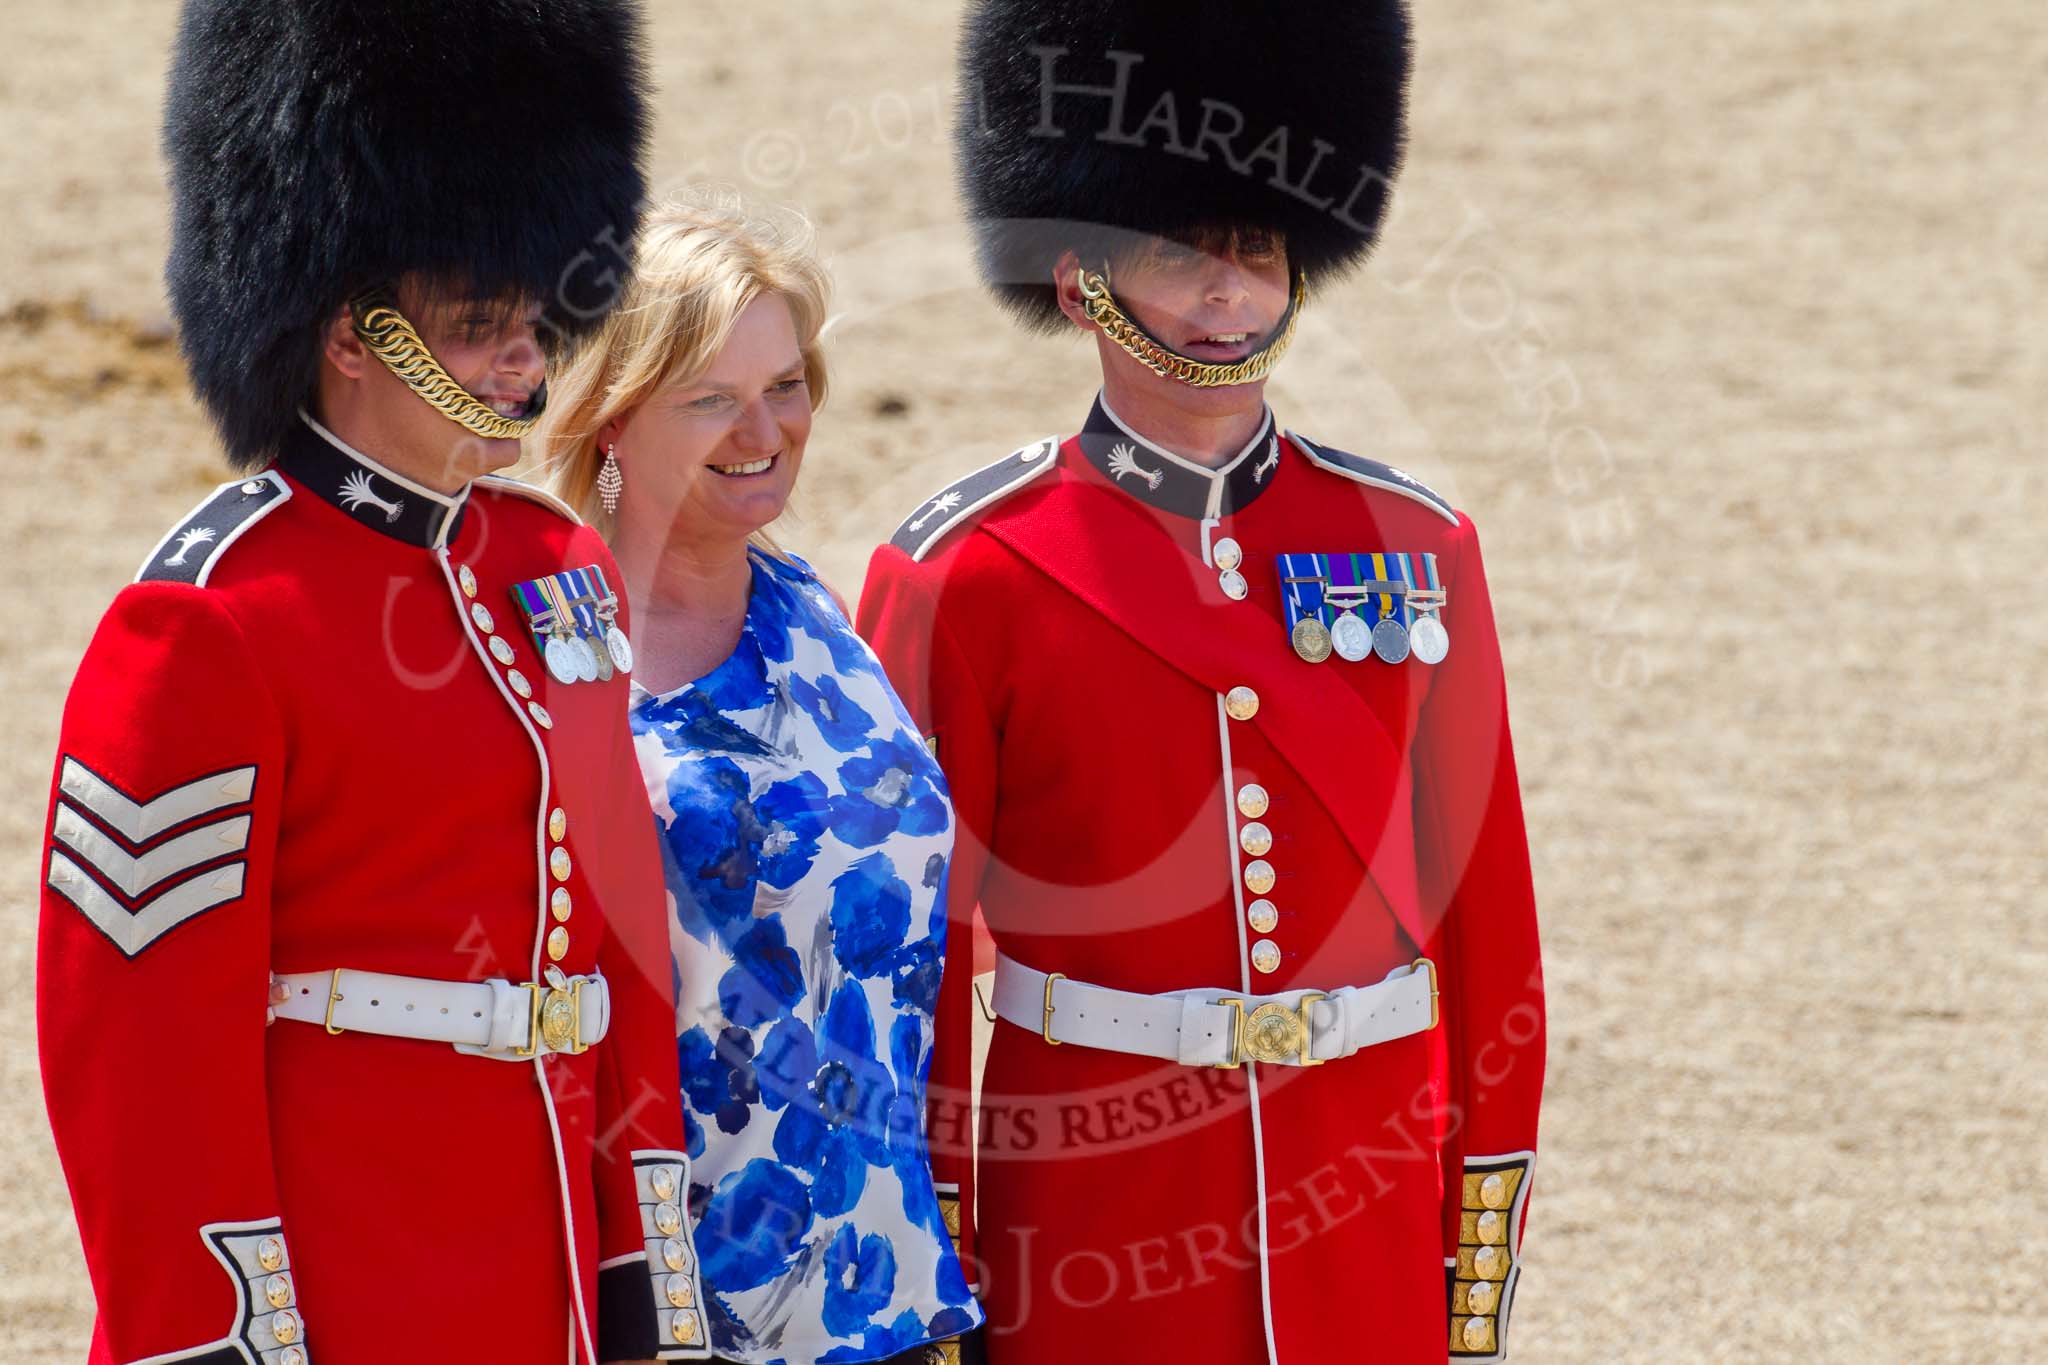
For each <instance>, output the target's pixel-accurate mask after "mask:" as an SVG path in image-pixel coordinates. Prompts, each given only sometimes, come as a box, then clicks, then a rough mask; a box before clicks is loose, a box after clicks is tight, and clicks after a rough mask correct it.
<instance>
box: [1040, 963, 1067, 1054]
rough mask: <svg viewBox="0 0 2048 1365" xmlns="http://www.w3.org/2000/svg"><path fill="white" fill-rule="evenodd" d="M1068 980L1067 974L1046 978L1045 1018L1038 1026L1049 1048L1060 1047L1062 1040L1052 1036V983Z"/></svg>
mask: <svg viewBox="0 0 2048 1365" xmlns="http://www.w3.org/2000/svg"><path fill="white" fill-rule="evenodd" d="M1066 979H1067V974H1066V973H1065V972H1052V973H1050V974H1049V975H1047V977H1046V978H1045V1016H1044V1018H1043V1019H1042V1020H1041V1021H1040V1023H1039V1025H1038V1031H1039V1032H1040V1033H1041V1034H1043V1035H1044V1036H1045V1041H1046V1045H1047V1046H1048V1047H1058V1046H1059V1045H1060V1040H1059V1039H1057V1038H1055V1037H1053V1036H1052V983H1053V982H1055V981H1064V980H1066Z"/></svg>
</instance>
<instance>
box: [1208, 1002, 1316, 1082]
mask: <svg viewBox="0 0 2048 1365" xmlns="http://www.w3.org/2000/svg"><path fill="white" fill-rule="evenodd" d="M1327 998H1328V997H1327V996H1325V995H1323V994H1322V993H1321V992H1320V991H1305V992H1303V993H1302V997H1301V1001H1300V1003H1298V1004H1296V1005H1295V1006H1293V1007H1292V1008H1289V1007H1288V1006H1286V1005H1283V1004H1281V1003H1280V1002H1279V1001H1278V1000H1268V1001H1267V1002H1266V1003H1265V1004H1263V1005H1260V1006H1259V1007H1258V1008H1256V1009H1254V1010H1253V1011H1252V1012H1251V1013H1250V1014H1249V1015H1247V1014H1246V1013H1245V1012H1244V1001H1243V1000H1242V999H1241V998H1239V997H1237V996H1234V995H1226V996H1224V997H1223V998H1222V999H1220V1000H1218V1001H1216V1002H1215V1003H1216V1004H1219V1005H1228V1006H1230V1060H1229V1061H1227V1062H1218V1063H1216V1066H1217V1069H1218V1070H1222V1071H1235V1070H1236V1069H1237V1068H1238V1067H1240V1066H1242V1065H1244V1063H1245V1060H1246V1059H1247V1058H1249V1059H1250V1060H1252V1061H1254V1062H1267V1063H1270V1064H1276V1065H1277V1064H1284V1063H1286V1062H1290V1061H1291V1062H1293V1063H1294V1064H1295V1065H1297V1066H1321V1065H1322V1061H1321V1060H1320V1059H1318V1058H1315V1057H1311V1056H1310V1055H1309V1048H1310V1047H1312V1046H1313V1045H1314V1043H1315V1027H1314V1022H1313V1021H1312V1020H1311V1018H1310V1017H1309V1006H1310V1005H1312V1004H1314V1003H1315V1002H1316V1001H1318V1000H1323V999H1327Z"/></svg>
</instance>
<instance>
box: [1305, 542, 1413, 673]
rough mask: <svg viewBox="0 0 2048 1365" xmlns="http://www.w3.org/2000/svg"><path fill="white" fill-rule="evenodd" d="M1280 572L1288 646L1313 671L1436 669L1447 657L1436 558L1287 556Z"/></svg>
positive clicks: (1385, 553)
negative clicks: (1358, 666)
mask: <svg viewBox="0 0 2048 1365" xmlns="http://www.w3.org/2000/svg"><path fill="white" fill-rule="evenodd" d="M1279 565H1280V587H1281V593H1282V596H1283V598H1284V600H1285V602H1286V604H1287V636H1288V640H1289V641H1290V642H1291V643H1292V644H1293V645H1294V652H1295V653H1296V654H1299V655H1300V656H1301V657H1302V658H1303V659H1305V660H1307V661H1308V662H1309V663H1312V664H1319V663H1322V662H1323V661H1324V660H1325V659H1328V658H1329V657H1330V656H1331V655H1332V654H1335V655H1336V656H1337V657H1338V658H1340V659H1344V660H1347V661H1348V662H1351V663H1358V662H1360V661H1362V660H1364V659H1365V658H1366V657H1367V656H1368V655H1370V656H1375V657H1377V658H1379V659H1380V660H1381V661H1382V662H1385V663H1390V664H1398V663H1401V662H1403V661H1404V660H1406V659H1407V658H1408V657H1409V656H1410V655H1413V656H1414V657H1415V658H1416V659H1418V660H1420V661H1421V662H1423V663H1426V664H1438V663H1442V662H1443V660H1444V657H1445V656H1446V655H1447V654H1449V653H1450V650H1451V637H1450V633H1449V632H1448V631H1446V630H1445V629H1444V624H1443V621H1442V620H1441V619H1440V617H1439V613H1441V612H1442V611H1443V608H1444V603H1445V601H1446V600H1447V598H1448V594H1447V593H1445V591H1444V588H1443V584H1442V583H1441V582H1440V581H1439V579H1438V578H1437V569H1436V556H1435V555H1434V554H1396V553H1391V552H1383V551H1382V552H1374V553H1371V554H1337V555H1313V554H1288V555H1281V556H1280V557H1279Z"/></svg>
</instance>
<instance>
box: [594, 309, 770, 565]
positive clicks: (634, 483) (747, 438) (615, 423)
mask: <svg viewBox="0 0 2048 1365" xmlns="http://www.w3.org/2000/svg"><path fill="white" fill-rule="evenodd" d="M810 434H811V394H810V389H809V387H808V386H807V384H806V382H805V379H804V360H803V353H802V351H801V350H800V349H799V346H798V341H797V330H796V325H795V323H794V321H793V320H792V319H791V317H790V311H789V304H788V303H787V301H785V300H784V299H783V298H781V297H780V296H778V295H773V294H767V295H763V296H762V297H760V298H757V299H755V300H754V301H753V302H752V303H750V304H748V305H747V307H746V308H745V309H744V310H742V311H741V313H740V315H739V318H738V319H737V320H736V321H735V322H734V324H733V329H732V333H731V335H730V336H728V337H727V338H726V343H725V346H724V348H723V349H722V350H720V351H719V353H718V355H717V358H716V359H714V360H713V361H712V362H711V365H710V367H709V368H708V369H706V370H705V372H704V373H703V374H701V375H698V376H696V377H695V378H694V379H692V380H690V381H688V382H686V383H677V384H668V385H664V386H663V387H662V388H660V389H658V390H656V391H655V393H654V395H653V396H652V397H650V398H649V399H648V400H647V401H646V402H645V403H643V404H641V405H640V406H639V407H638V408H635V409H634V410H633V411H632V412H630V413H628V414H626V415H625V416H624V417H622V418H615V419H613V420H612V421H611V422H608V423H606V424H605V426H604V428H603V429H602V430H600V431H599V433H598V446H599V449H600V450H604V449H614V450H615V451H616V453H617V456H618V461H619V472H620V474H621V475H622V476H623V479H624V484H625V486H624V489H623V490H622V492H621V494H620V498H619V511H618V518H619V525H620V528H621V531H622V532H624V533H626V534H628V535H632V536H633V537H634V538H635V539H639V538H640V536H641V535H643V534H645V532H647V531H649V530H655V531H657V534H656V535H654V536H653V537H651V539H653V540H654V541H655V543H660V542H661V541H663V540H667V541H679V542H682V543H686V544H692V545H700V546H705V547H707V548H710V547H716V546H718V545H720V544H734V545H737V544H739V543H742V542H744V541H745V540H746V538H747V537H748V536H750V535H752V534H753V533H754V532H756V531H759V530H760V529H761V528H763V527H765V526H767V525H768V524H769V523H770V522H772V521H774V520H775V519H776V518H777V517H779V516H781V515H782V510H783V508H784V507H785V506H786V505H787V504H788V502H789V495H790V492H791V490H793V489H794V488H795V487H796V476H797V470H798V468H799V467H800V466H801V465H802V464H803V456H804V443H805V442H806V441H807V440H809V439H810ZM661 528H665V531H664V530H662V529H661Z"/></svg>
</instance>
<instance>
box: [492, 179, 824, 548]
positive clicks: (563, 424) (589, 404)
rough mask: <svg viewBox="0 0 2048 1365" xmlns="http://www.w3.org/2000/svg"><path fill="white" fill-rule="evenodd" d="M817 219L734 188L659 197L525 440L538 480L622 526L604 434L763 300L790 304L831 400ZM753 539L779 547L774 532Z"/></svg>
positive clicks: (713, 355)
mask: <svg viewBox="0 0 2048 1365" xmlns="http://www.w3.org/2000/svg"><path fill="white" fill-rule="evenodd" d="M814 240H815V238H814V234H813V232H812V230H811V225H810V223H809V222H808V221H806V220H805V219H804V218H803V217H802V216H801V215H799V214H796V213H794V212H779V213H776V214H774V215H770V214H767V213H764V212H760V211H757V210H753V209H750V208H748V207H747V206H746V205H745V204H744V203H743V202H742V201H741V200H740V198H739V196H738V195H736V194H734V193H732V192H730V191H716V190H711V191H699V192H697V193H694V194H690V195H686V196H680V197H677V198H673V199H670V200H668V201H666V202H664V203H662V204H659V205H657V206H656V207H654V208H653V209H650V210H649V211H648V214H647V216H646V218H645V219H644V220H643V221H642V222H641V225H640V234H639V236H638V237H637V238H636V239H635V242H634V266H633V278H632V281H631V282H630V283H629V284H628V285H627V287H626V290H625V293H624V295H623V297H622V298H621V299H620V301H619V306H618V308H617V309H616V310H615V311H614V312H613V313H612V315H611V316H610V317H609V318H607V319H606V321H605V323H604V326H603V327H601V328H599V329H598V331H597V332H596V333H595V334H594V335H593V336H591V337H590V339H589V340H587V341H585V342H584V343H583V344H582V345H580V346H578V347H577V349H576V350H575V352H574V353H572V354H571V355H570V357H569V359H568V362H567V363H566V364H565V365H563V366H562V367H561V368H560V369H559V371H558V372H557V373H555V374H553V375H550V376H549V378H548V405H547V411H546V412H545V413H544V414H543V415H542V417H541V420H540V425H539V426H537V427H536V428H535V429H534V432H533V434H532V436H531V437H530V438H529V439H528V445H527V448H526V461H527V468H526V469H525V470H523V471H521V472H523V473H525V474H526V475H527V476H528V477H530V478H533V479H534V480H535V481H536V482H539V483H540V484H542V485H543V486H544V487H546V488H547V489H548V491H549V492H551V493H553V494H554V495H555V496H556V497H558V498H561V499H562V500H563V501H564V502H566V503H568V504H569V505H570V506H571V507H574V508H575V509H576V510H577V512H578V513H579V514H581V515H582V517H583V519H584V520H585V521H587V522H589V523H590V524H591V525H592V526H595V527H596V528H597V529H598V531H599V532H600V533H602V534H603V535H604V536H605V537H606V538H607V539H610V538H611V537H612V536H613V535H614V534H615V532H616V531H617V529H618V528H617V525H616V524H615V519H614V518H613V517H611V516H608V515H607V514H606V513H605V510H604V504H603V503H602V502H601V501H599V499H598V495H597V473H598V469H599V467H600V466H601V465H602V463H603V452H601V451H599V450H598V448H597V434H598V432H600V431H602V430H603V429H604V427H605V424H606V423H608V422H610V421H611V420H612V419H613V418H615V417H619V416H622V415H623V414H625V413H628V412H631V411H632V410H633V409H635V408H637V407H639V406H640V405H641V404H642V403H644V402H646V401H647V400H648V399H649V398H651V397H653V396H654V394H655V393H656V391H658V390H660V389H662V388H666V387H668V386H670V385H676V384H690V383H693V382H695V381H696V380H697V378H698V377H700V376H701V375H703V374H704V372H705V371H706V370H708V369H710V368H711V365H712V362H714V361H715V360H717V358H718V353H719V352H720V351H721V350H723V349H724V348H725V343H726V341H727V339H728V338H729V337H730V336H731V335H732V329H733V325H734V324H735V323H736V322H738V321H739V316H740V314H741V313H743V312H745V311H746V309H747V307H748V305H749V304H752V303H753V302H754V301H755V300H757V299H760V298H765V297H771V296H772V297H779V298H781V299H783V300H784V301H785V302H787V303H788V305H789V315H790V318H791V320H792V321H793V322H794V323H795V325H796V336H797V345H798V347H799V348H800V350H801V351H802V354H803V362H804V382H805V384H806V385H807V386H808V387H809V389H810V399H811V411H813V412H816V411H817V410H818V409H819V408H820V407H823V406H824V403H825V353H824V348H823V346H822V344H821V333H822V332H823V331H824V328H825V317H826V308H827V307H828V305H829V302H830V297H831V289H832V281H831V277H830V276H828V275H827V274H826V273H825V267H824V266H823V264H821V263H820V262H819V260H818V258H817V255H816V253H815V250H814V247H813V243H814ZM753 540H754V542H755V543H756V544H757V545H759V546H760V547H761V548H762V549H764V550H766V551H768V552H769V553H770V554H775V555H778V556H779V555H780V554H781V551H780V550H779V549H778V548H777V547H776V545H775V543H774V541H772V540H771V539H769V538H768V537H767V536H766V535H764V534H756V535H755V536H754V537H753Z"/></svg>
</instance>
